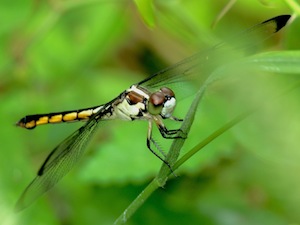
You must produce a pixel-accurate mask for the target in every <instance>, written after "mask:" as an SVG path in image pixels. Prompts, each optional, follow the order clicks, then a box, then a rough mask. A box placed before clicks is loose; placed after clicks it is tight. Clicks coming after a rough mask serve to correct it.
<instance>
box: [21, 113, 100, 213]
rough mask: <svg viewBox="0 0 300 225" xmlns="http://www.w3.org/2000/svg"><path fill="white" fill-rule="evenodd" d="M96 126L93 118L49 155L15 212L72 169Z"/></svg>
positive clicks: (25, 191)
mask: <svg viewBox="0 0 300 225" xmlns="http://www.w3.org/2000/svg"><path fill="white" fill-rule="evenodd" d="M98 124H99V123H98V122H97V120H96V119H95V117H93V118H92V119H91V120H89V121H88V122H87V123H86V124H85V125H83V126H82V127H81V128H79V129H78V130H77V131H75V132H74V133H73V134H72V135H70V136H69V137H68V138H67V139H65V140H64V141H63V142H62V143H60V144H59V145H58V146H57V147H56V148H55V149H54V150H53V151H52V152H51V153H50V154H49V156H48V157H47V158H46V160H45V162H44V163H43V165H42V166H41V168H40V170H39V171H38V174H37V176H36V178H35V179H34V180H33V181H32V182H31V183H30V184H29V185H28V187H27V188H26V189H25V190H24V192H23V193H22V195H21V197H20V198H19V200H18V202H17V203H16V206H15V211H20V210H22V209H24V208H26V207H27V206H28V205H30V204H31V203H32V202H33V201H34V200H35V199H37V198H38V197H40V196H41V195H42V194H44V193H45V192H47V191H48V190H49V189H50V188H52V187H53V186H54V185H55V184H56V183H57V182H58V181H59V180H60V179H61V178H63V177H64V176H65V175H66V174H67V173H68V172H69V171H70V170H71V169H72V168H73V167H74V165H75V164H76V163H77V162H78V161H79V160H80V158H81V157H82V155H83V153H84V150H85V146H86V144H87V143H88V141H89V140H90V139H91V137H92V136H93V134H94V132H95V130H96V128H97V127H98Z"/></svg>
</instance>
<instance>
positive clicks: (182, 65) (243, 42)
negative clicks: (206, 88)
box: [138, 15, 290, 97]
mask: <svg viewBox="0 0 300 225" xmlns="http://www.w3.org/2000/svg"><path fill="white" fill-rule="evenodd" d="M289 19H290V15H281V16H277V17H274V18H272V19H269V20H266V21H264V22H262V23H260V24H257V25H255V26H253V27H251V28H249V29H247V30H245V31H243V32H242V33H239V34H238V35H235V36H233V37H232V38H231V39H230V45H229V44H225V43H220V44H218V45H215V46H214V47H212V48H210V49H207V50H206V51H202V52H200V53H197V54H195V55H193V56H191V57H189V58H186V59H184V60H182V61H180V62H178V63H176V64H175V65H173V66H170V67H168V68H166V69H164V70H162V71H159V72H158V73H155V74H154V75H152V76H150V77H149V78H147V79H145V80H143V81H141V82H139V83H138V85H140V86H143V87H145V88H147V89H150V90H151V89H154V90H157V89H159V88H160V87H162V86H163V85H166V86H167V87H170V88H172V89H173V85H175V86H177V85H180V84H181V83H185V82H187V83H190V84H191V83H195V80H197V81H196V84H198V83H199V82H200V84H201V83H202V82H203V81H204V80H206V78H207V77H208V76H209V75H210V73H211V72H212V71H213V70H214V69H216V68H217V67H219V66H221V65H224V64H225V63H228V62H232V61H233V60H235V59H237V58H239V57H241V54H244V51H245V50H248V49H250V48H251V47H253V46H255V45H257V44H258V43H260V42H262V41H263V40H265V39H267V38H269V37H270V36H272V35H273V34H274V33H276V32H277V31H279V30H280V29H281V28H282V27H284V26H285V25H286V23H287V22H288V20H289ZM258 38H259V39H258ZM191 81H192V82H191ZM197 86H198V87H199V85H197ZM188 89H189V88H188ZM176 94H177V93H176ZM188 94H189V92H188V91H187V92H186V95H188ZM183 97H184V96H183Z"/></svg>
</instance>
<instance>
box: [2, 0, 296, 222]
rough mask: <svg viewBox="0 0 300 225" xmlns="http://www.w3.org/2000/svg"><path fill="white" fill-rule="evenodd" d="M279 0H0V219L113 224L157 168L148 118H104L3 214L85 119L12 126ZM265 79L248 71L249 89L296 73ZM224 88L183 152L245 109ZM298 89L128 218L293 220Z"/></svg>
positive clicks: (109, 90) (196, 43) (102, 93)
mask: <svg viewBox="0 0 300 225" xmlns="http://www.w3.org/2000/svg"><path fill="white" fill-rule="evenodd" d="M232 2H234V1H232ZM287 3H291V1H280V0H276V1H271V0H269V1H268V0H264V1H262V0H261V1H256V0H243V1H237V2H234V4H233V5H232V6H231V7H229V10H228V12H226V13H225V14H224V15H223V16H221V17H220V19H219V20H218V19H217V18H218V16H220V15H221V14H222V13H223V12H225V8H226V5H227V4H228V1H225V0H224V1H223V0H212V1H208V0H204V1H197V0H188V1H183V0H182V1H180V0H167V1H153V2H152V1H150V0H148V1H146V0H145V1H141V0H140V1H139V0H137V1H135V2H134V1H125V0H123V1H101V0H99V1H97V0H96V1H92V0H91V1H89V0H87V1H82V0H79V1H71V0H68V1H60V0H51V1H22V0H16V1H8V0H3V1H1V2H0V18H1V21H2V22H1V26H0V46H1V51H0V78H1V79H0V98H1V107H0V113H1V123H2V124H1V130H0V140H1V155H0V166H1V169H0V179H1V182H0V220H1V222H3V223H4V224H23V225H25V224H30V225H35V224H51V225H56V224H64V225H67V224H86V225H88V224H112V223H113V221H114V220H115V219H116V218H117V217H118V216H119V215H120V214H121V213H122V212H123V210H124V209H126V207H127V206H128V205H129V204H130V203H131V202H132V200H133V199H134V198H135V197H136V196H137V195H138V194H139V193H140V192H141V191H142V190H143V189H144V188H145V187H146V186H147V184H148V183H149V182H150V181H151V179H152V178H154V176H155V175H156V174H157V172H158V170H159V168H160V165H161V162H160V161H159V160H158V159H157V158H156V157H155V156H154V155H152V154H151V153H150V152H149V151H148V149H147V147H146V132H147V123H146V122H134V123H128V122H120V121H108V122H103V124H102V129H100V130H99V132H98V133H97V134H96V137H95V138H94V139H93V141H92V143H91V144H90V145H89V147H88V149H87V154H86V155H85V157H84V158H83V159H82V161H81V162H80V163H79V164H78V166H77V167H76V168H75V169H73V170H72V171H71V173H69V174H68V175H67V176H66V177H65V178H64V179H63V180H62V181H61V182H59V184H58V185H57V186H55V188H54V189H52V190H51V191H50V192H48V193H47V194H46V195H44V196H43V197H41V198H40V199H38V200H37V201H36V202H35V203H34V204H33V205H31V206H30V207H29V208H27V209H26V210H24V211H22V212H21V213H20V214H17V215H15V214H11V212H10V211H11V208H12V207H13V206H14V204H15V202H16V200H17V199H18V197H19V196H20V194H21V192H22V191H23V190H24V188H25V187H26V186H27V185H28V184H29V182H30V181H31V180H32V179H33V178H34V176H35V174H36V171H37V170H38V168H39V166H40V165H41V164H42V162H43V160H44V159H45V158H46V156H47V154H48V153H49V152H50V151H51V150H52V149H53V148H54V147H55V146H56V145H57V144H58V143H59V142H60V141H62V140H63V139H64V138H66V137H67V136H68V135H69V134H70V133H72V132H73V131H74V130H76V129H78V128H79V127H80V126H81V125H82V124H80V123H79V124H78V123H72V124H57V125H49V126H41V127H38V128H36V129H34V130H31V131H28V130H25V129H21V128H17V127H15V126H14V123H15V122H17V121H18V120H19V119H20V118H21V117H23V116H25V115H28V114H35V113H46V112H55V111H63V110H71V109H77V108H85V107H90V106H94V105H99V104H103V103H105V102H108V101H110V100H111V99H112V98H114V97H115V96H117V95H118V94H119V93H120V92H122V91H123V90H124V89H126V88H128V87H129V86H130V85H131V84H132V83H135V82H138V81H140V80H142V79H144V78H146V77H147V76H149V75H150V74H152V73H154V72H156V71H158V70H160V69H163V68H164V67H166V66H168V65H171V64H173V63H175V62H177V61H178V60H180V59H183V58H185V57H187V56H189V55H191V54H193V53H196V52H197V51H199V50H201V49H203V48H205V47H207V46H211V45H213V44H215V43H218V42H219V41H220V40H222V38H224V37H228V36H230V35H232V34H234V33H236V32H238V31H241V30H244V29H246V28H248V27H251V26H252V25H254V24H257V23H259V22H262V21H264V20H266V19H269V18H271V17H274V16H277V15H280V14H291V13H294V12H296V10H297V8H296V6H294V8H293V7H291V6H290V5H288V4H287ZM299 27H300V22H299V20H298V19H296V20H295V21H293V23H292V24H291V25H290V26H288V27H286V28H285V29H284V30H283V31H282V32H280V33H279V34H277V35H276V36H274V37H273V38H271V39H269V40H268V41H266V42H264V46H262V49H264V51H267V50H280V49H283V50H289V49H291V50H292V49H299V45H300V44H299V35H300V29H299ZM270 77H271V76H268V79H266V80H263V79H262V80H260V79H258V78H257V79H255V80H259V82H257V83H255V85H257V89H259V90H261V89H264V88H266V84H267V85H268V86H267V88H268V89H269V90H272V91H274V92H272V93H277V91H278V92H279V90H281V89H283V88H282V87H284V86H285V85H287V84H290V83H293V82H295V81H296V80H297V76H295V75H293V76H289V75H287V76H278V75H277V76H272V77H274V79H270ZM233 82H234V81H233ZM252 85H254V84H252ZM230 87H231V86H230V82H229V83H225V84H224V83H222V82H218V84H217V85H214V86H213V87H212V88H211V89H210V90H209V91H208V94H207V96H206V97H205V99H204V101H203V103H201V106H200V108H199V112H197V117H196V119H195V123H194V125H193V127H192V130H191V132H190V134H189V138H188V140H187V142H186V145H185V146H184V149H183V153H184V152H186V151H188V150H189V149H190V148H191V147H192V146H194V145H195V144H196V143H198V142H199V141H201V140H202V139H203V138H204V137H206V136H208V135H209V134H210V133H211V132H212V131H214V130H216V129H218V128H219V127H220V126H222V125H223V124H224V123H226V122H227V121H229V120H230V119H231V118H233V117H234V116H235V115H237V114H238V112H242V111H243V107H244V106H243V105H240V104H239V103H240V102H241V101H240V100H239V101H238V100H237V98H236V97H240V96H237V94H236V93H234V92H233V91H229V90H230ZM251 87H253V86H251ZM255 88H256V86H255ZM252 91H253V93H252V92H250V93H251V94H254V93H256V90H255V89H253V90H252ZM299 96H300V92H299V91H297V90H296V91H294V92H292V93H290V94H289V95H287V96H284V97H283V98H280V99H279V100H278V101H276V103H274V104H272V106H270V107H267V108H266V109H264V110H263V112H262V113H260V114H259V115H257V114H256V115H255V116H252V117H251V118H249V119H247V120H245V121H244V122H242V123H241V124H239V125H238V126H236V127H235V128H233V129H232V130H230V131H229V132H227V133H226V134H224V135H222V136H221V137H220V138H218V139H217V140H215V141H214V142H212V143H211V144H210V145H208V146H207V147H205V149H204V151H201V152H199V153H198V154H197V155H195V156H194V157H193V158H192V159H191V160H189V161H188V162H186V163H185V164H184V165H183V166H182V167H180V168H179V170H178V171H177V172H176V173H177V174H178V175H179V177H178V178H176V179H171V180H170V181H169V182H168V183H167V184H166V186H165V188H164V189H160V190H158V191H157V192H155V193H154V195H153V196H151V197H150V199H148V200H147V201H146V202H145V203H144V205H143V206H142V207H141V208H140V209H139V210H138V211H137V213H136V214H135V215H134V216H133V217H132V218H131V219H130V220H129V221H128V224H212V225H217V224H220V225H221V224H222V225H224V224H225V225H226V224H228V225H229V224H264V225H266V224H272V225H274V224H300V214H299V205H300V178H299V171H300V163H299V162H300V151H299V144H298V140H299V135H300V118H299V112H300V103H299ZM256 97H257V98H261V95H260V96H256ZM241 98H242V97H241ZM187 102H188V101H187ZM245 105H247V104H245ZM185 107H188V103H185V101H183V103H182V106H181V107H180V104H179V106H178V110H176V112H175V115H176V116H178V117H181V118H183V117H184V115H182V113H181V108H185ZM181 115H182V116H181ZM167 124H168V127H172V125H174V123H167ZM156 139H157V140H158V141H159V143H160V145H161V146H163V148H164V149H166V150H167V149H168V148H167V147H168V146H169V145H170V142H171V141H170V140H164V139H162V138H161V137H160V136H159V135H158V134H157V133H156Z"/></svg>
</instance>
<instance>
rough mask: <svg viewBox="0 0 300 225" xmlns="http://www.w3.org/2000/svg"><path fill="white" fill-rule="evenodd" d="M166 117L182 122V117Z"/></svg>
mask: <svg viewBox="0 0 300 225" xmlns="http://www.w3.org/2000/svg"><path fill="white" fill-rule="evenodd" d="M168 119H171V120H174V121H178V122H182V121H183V119H179V118H177V117H175V116H170V117H169V118H168Z"/></svg>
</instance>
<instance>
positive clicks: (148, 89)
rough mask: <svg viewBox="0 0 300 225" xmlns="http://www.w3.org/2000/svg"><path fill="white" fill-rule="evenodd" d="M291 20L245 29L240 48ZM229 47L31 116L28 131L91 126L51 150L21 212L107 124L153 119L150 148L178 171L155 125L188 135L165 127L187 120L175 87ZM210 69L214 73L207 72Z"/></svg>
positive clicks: (170, 134) (172, 134)
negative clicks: (178, 111)
mask: <svg viewBox="0 0 300 225" xmlns="http://www.w3.org/2000/svg"><path fill="white" fill-rule="evenodd" d="M289 19H290V15H281V16H277V17H274V18H271V19H269V20H266V21H264V22H262V23H260V24H257V25H255V26H253V27H251V28H249V29H248V30H245V31H244V32H242V33H240V34H238V35H236V36H234V37H233V38H232V40H233V43H238V44H237V46H235V47H234V48H236V49H243V48H249V47H251V46H253V45H254V44H255V43H250V44H249V43H247V42H248V41H250V42H251V39H252V37H257V36H262V37H263V38H265V39H266V38H268V37H270V36H271V35H272V34H274V33H276V32H278V31H279V30H280V29H281V28H283V27H284V26H285V25H286V23H287V22H288V20H289ZM224 46H226V44H225V43H220V44H217V45H215V46H214V47H212V48H210V49H207V50H206V51H203V52H200V53H196V54H195V55H193V56H191V57H188V58H186V59H184V60H182V61H180V62H178V63H176V64H174V65H173V66H170V67H168V68H166V69H164V70H161V71H159V72H157V73H155V74H153V75H152V76H150V77H148V78H146V79H144V80H142V81H140V82H138V83H136V84H133V85H131V86H130V87H129V88H128V89H126V90H125V91H123V92H122V93H121V94H119V95H118V96H117V97H116V98H114V99H113V100H111V101H110V102H108V103H106V104H102V105H99V106H95V107H90V108H84V109H78V110H70V111H62V112H54V113H46V114H34V115H28V116H25V117H23V118H22V119H20V120H19V121H18V122H17V123H16V125H17V126H19V127H22V128H26V129H34V128H35V127H37V126H40V125H43V124H56V123H62V122H74V121H86V123H85V124H84V125H83V126H82V127H80V128H79V129H78V130H76V131H75V132H74V133H73V134H71V135H70V136H69V137H67V138H66V139H65V140H64V141H62V142H61V143H60V144H59V145H58V146H57V147H55V148H54V149H53V150H52V151H51V152H50V154H49V155H48V156H47V158H46V159H45V161H44V163H43V164H42V166H41V167H40V169H39V170H38V172H37V175H36V177H35V178H34V179H33V181H32V182H31V183H30V184H29V185H28V186H27V188H26V189H25V190H24V192H23V193H22V195H21V197H20V198H19V200H18V201H17V203H16V205H15V211H17V212H18V211H21V210H23V209H25V208H26V207H27V206H29V205H30V204H32V203H33V202H34V201H35V200H36V199H37V198H38V197H40V196H41V195H43V194H44V193H45V192H47V191H48V190H49V189H50V188H52V187H53V186H54V185H55V184H56V183H57V182H58V181H59V180H61V179H62V178H63V177H64V176H65V175H66V174H67V173H68V172H69V171H70V170H71V169H72V168H73V167H74V166H75V165H76V164H77V163H78V161H79V160H80V159H81V158H82V156H83V154H84V152H85V149H86V145H87V143H88V142H89V140H90V139H91V138H92V136H93V135H94V134H95V131H96V130H97V128H98V127H99V125H100V124H101V123H100V122H101V121H103V120H113V119H120V120H125V121H134V120H144V121H147V122H148V132H147V140H146V143H147V147H148V149H149V150H150V151H151V152H152V153H153V154H154V155H155V156H157V157H158V158H159V159H160V160H161V161H162V162H164V163H165V164H166V165H167V166H168V167H169V168H170V169H171V171H172V167H171V165H170V164H169V163H168V162H167V161H166V160H165V155H164V154H163V153H161V154H159V153H157V152H156V151H157V150H158V151H160V152H162V150H161V149H160V147H159V145H158V144H157V143H156V141H155V140H154V139H153V137H152V128H153V125H155V126H156V127H157V128H158V130H159V132H160V134H161V135H162V137H163V138H166V139H175V138H186V137H187V134H185V133H184V132H182V130H181V129H168V128H167V127H166V126H165V124H164V120H174V121H179V122H180V121H182V119H179V118H177V117H175V116H173V112H174V110H175V107H176V103H177V97H176V96H177V94H183V96H184V94H185V93H179V92H175V91H174V90H175V89H174V90H173V89H172V88H171V87H172V86H173V85H176V84H181V83H184V82H185V81H187V80H188V79H189V77H191V75H192V74H194V75H195V76H196V77H197V75H198V74H199V73H198V72H199V71H201V70H202V71H205V73H206V74H202V73H201V76H202V77H208V76H209V73H210V72H211V71H212V70H214V68H215V67H216V66H219V65H218V64H219V63H218V59H219V57H218V56H219V55H222V54H225V53H226V51H227V50H226V48H224ZM225 58H226V57H225ZM222 63H223V62H222ZM205 68H210V69H208V70H205ZM209 71H210V72H209ZM153 147H154V148H153ZM154 149H155V150H156V151H155V150H154ZM160 155H162V156H160Z"/></svg>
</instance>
